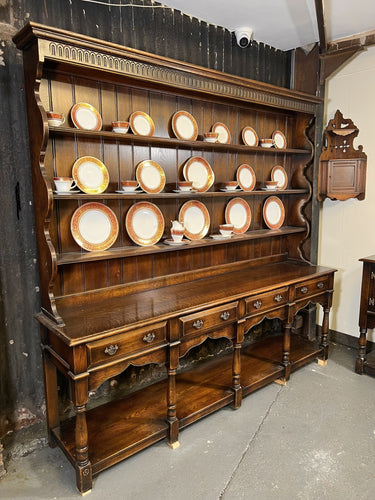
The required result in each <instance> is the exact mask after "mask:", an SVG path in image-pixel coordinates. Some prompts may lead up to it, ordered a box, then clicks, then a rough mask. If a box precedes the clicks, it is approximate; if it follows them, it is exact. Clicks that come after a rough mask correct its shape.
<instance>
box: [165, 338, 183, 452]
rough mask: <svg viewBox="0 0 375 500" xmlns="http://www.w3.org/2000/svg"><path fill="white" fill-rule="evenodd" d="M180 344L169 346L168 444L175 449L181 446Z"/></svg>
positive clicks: (175, 343)
mask: <svg viewBox="0 0 375 500" xmlns="http://www.w3.org/2000/svg"><path fill="white" fill-rule="evenodd" d="M179 346H180V343H179V342H173V343H171V344H170V346H169V361H168V366H167V370H168V389H167V391H168V392H167V406H168V408H167V422H168V425H169V435H168V444H169V446H170V447H171V448H173V449H175V448H178V447H179V446H180V443H179V442H178V432H179V425H178V418H177V394H176V373H177V367H178V362H179V352H180V347H179Z"/></svg>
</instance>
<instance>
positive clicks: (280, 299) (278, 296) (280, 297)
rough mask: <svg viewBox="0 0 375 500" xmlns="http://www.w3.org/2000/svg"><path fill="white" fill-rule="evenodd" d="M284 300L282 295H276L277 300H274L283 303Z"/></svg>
mask: <svg viewBox="0 0 375 500" xmlns="http://www.w3.org/2000/svg"><path fill="white" fill-rule="evenodd" d="M282 300H283V296H282V295H281V294H280V293H278V294H277V295H275V298H274V301H275V302H281V301H282Z"/></svg>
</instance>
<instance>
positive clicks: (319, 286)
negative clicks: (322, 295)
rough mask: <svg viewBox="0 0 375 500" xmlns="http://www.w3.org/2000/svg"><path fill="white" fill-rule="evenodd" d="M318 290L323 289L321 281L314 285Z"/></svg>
mask: <svg viewBox="0 0 375 500" xmlns="http://www.w3.org/2000/svg"><path fill="white" fill-rule="evenodd" d="M316 286H317V287H318V288H319V289H322V288H323V287H324V283H323V281H319V283H318V284H317V285H316Z"/></svg>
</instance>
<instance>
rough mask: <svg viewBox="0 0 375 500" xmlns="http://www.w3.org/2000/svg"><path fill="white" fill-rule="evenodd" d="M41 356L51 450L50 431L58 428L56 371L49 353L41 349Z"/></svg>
mask: <svg viewBox="0 0 375 500" xmlns="http://www.w3.org/2000/svg"><path fill="white" fill-rule="evenodd" d="M42 356H43V373H44V390H45V395H46V406H47V408H46V412H47V428H48V442H49V445H50V446H51V447H52V448H53V447H55V446H56V441H55V439H54V437H53V434H52V429H54V428H56V427H58V425H59V422H60V419H59V409H58V391H57V370H56V366H55V365H54V364H53V363H52V361H51V359H50V354H49V352H48V351H47V350H46V349H44V348H43V347H42Z"/></svg>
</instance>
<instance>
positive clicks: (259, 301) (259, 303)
mask: <svg viewBox="0 0 375 500" xmlns="http://www.w3.org/2000/svg"><path fill="white" fill-rule="evenodd" d="M254 307H255V309H259V308H260V307H262V301H261V300H256V301H255V302H254Z"/></svg>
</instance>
